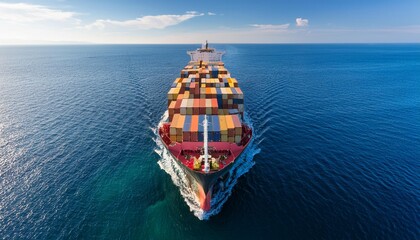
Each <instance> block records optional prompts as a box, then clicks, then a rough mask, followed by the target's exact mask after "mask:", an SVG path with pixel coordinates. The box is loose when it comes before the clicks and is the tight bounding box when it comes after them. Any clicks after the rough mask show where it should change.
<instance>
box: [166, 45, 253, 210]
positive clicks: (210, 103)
mask: <svg viewBox="0 0 420 240" xmlns="http://www.w3.org/2000/svg"><path fill="white" fill-rule="evenodd" d="M187 53H188V55H190V57H191V61H190V62H189V63H188V64H187V66H185V67H184V69H182V70H181V76H180V77H179V78H176V79H175V81H174V82H173V83H172V86H171V88H170V90H169V92H168V113H169V117H168V120H167V121H166V122H164V123H162V124H161V125H160V126H159V136H160V138H161V140H162V143H163V144H164V146H165V147H166V148H167V149H168V151H169V152H170V154H171V155H172V157H173V158H174V159H175V161H176V163H177V164H178V165H179V166H180V167H181V169H182V170H183V171H184V172H185V174H186V176H187V178H188V180H189V183H190V187H191V189H192V190H193V191H194V193H195V194H196V196H197V199H198V201H199V204H200V208H201V209H202V210H203V211H205V212H206V211H209V210H210V209H211V207H212V206H211V198H212V193H213V192H214V191H216V190H217V188H223V187H224V181H225V180H226V179H228V177H229V170H230V169H231V168H232V166H234V164H235V160H236V159H238V158H239V157H240V156H241V154H242V152H243V151H244V149H245V148H246V147H247V146H248V143H249V142H250V141H251V138H252V129H251V128H250V127H249V126H248V125H247V124H245V123H244V95H243V93H242V91H241V89H240V88H239V86H238V82H237V80H236V79H235V78H232V77H231V75H230V73H229V72H228V71H227V69H226V68H225V66H224V63H223V62H222V56H223V54H224V52H221V51H216V49H214V48H209V47H208V43H207V42H206V44H203V46H202V47H201V48H198V49H197V50H195V51H188V52H187Z"/></svg>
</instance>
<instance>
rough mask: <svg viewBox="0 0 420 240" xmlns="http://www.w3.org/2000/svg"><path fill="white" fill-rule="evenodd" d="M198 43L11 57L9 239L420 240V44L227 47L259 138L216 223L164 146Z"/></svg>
mask: <svg viewBox="0 0 420 240" xmlns="http://www.w3.org/2000/svg"><path fill="white" fill-rule="evenodd" d="M197 47H198V46H196V45H109V46H108V45H93V46H89V45H86V46H3V47H0V239H92V238H99V239H419V238H420V187H419V186H420V45H419V44H389V45H382V44H356V45H351V44H347V45H345V44H344V45H343V44H320V45H310V44H308V45H291V44H284V45H235V44H227V45H215V47H216V48H218V49H222V50H225V51H226V52H227V54H226V55H225V57H224V61H225V64H226V67H227V68H228V70H229V71H230V72H231V74H232V76H233V77H236V78H237V79H238V81H239V84H240V86H241V88H242V90H243V91H244V94H245V104H246V105H245V107H246V112H247V115H248V117H249V119H250V121H252V125H253V127H254V130H255V132H256V134H257V137H256V138H255V142H254V144H255V146H254V147H255V148H254V149H253V152H252V154H251V155H252V156H251V157H250V158H249V159H248V160H247V161H248V162H247V164H248V165H247V167H246V168H244V171H243V172H242V174H241V176H240V177H238V178H237V179H235V181H237V184H236V186H234V187H233V189H232V192H231V193H230V197H229V198H228V199H227V201H225V203H224V205H222V206H221V208H220V212H219V213H218V214H215V215H213V216H211V217H210V218H209V219H208V220H200V219H199V218H198V217H197V216H196V215H195V214H194V211H193V209H191V207H190V206H189V205H188V204H187V203H186V200H185V199H184V197H185V196H184V195H182V194H181V192H180V189H179V187H177V186H176V185H175V183H176V182H174V181H176V179H174V176H173V175H169V174H167V172H166V171H165V167H164V166H162V164H165V163H167V159H165V156H164V155H162V152H160V151H159V150H160V149H159V146H158V144H157V143H156V135H155V129H156V126H157V124H158V123H159V122H160V120H161V119H162V116H163V114H164V112H165V110H166V109H165V108H166V92H167V91H168V89H169V87H170V83H171V82H172V81H173V80H174V78H176V77H177V76H178V74H179V71H180V70H181V68H182V67H183V66H185V65H186V63H187V62H188V56H187V55H186V54H185V51H187V50H192V49H195V48H197ZM162 168H163V169H162ZM166 170H167V169H166Z"/></svg>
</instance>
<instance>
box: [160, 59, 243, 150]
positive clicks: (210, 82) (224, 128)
mask: <svg viewBox="0 0 420 240" xmlns="http://www.w3.org/2000/svg"><path fill="white" fill-rule="evenodd" d="M168 113H169V122H170V123H171V125H170V139H171V141H173V142H183V141H184V142H197V141H198V142H201V141H204V127H203V125H202V122H203V120H204V116H205V115H207V121H208V141H210V142H230V143H237V144H239V143H240V142H241V139H242V118H243V113H244V96H243V93H242V91H241V89H240V88H239V86H238V81H237V80H236V79H235V78H231V76H230V74H229V72H228V71H227V70H226V68H225V67H224V64H223V63H221V62H217V63H213V62H212V63H206V62H203V63H202V64H201V67H200V63H197V62H191V63H190V64H188V65H187V66H186V67H185V68H184V69H183V70H182V71H181V77H180V78H177V79H175V81H174V82H173V83H172V85H171V89H170V90H169V91H168Z"/></svg>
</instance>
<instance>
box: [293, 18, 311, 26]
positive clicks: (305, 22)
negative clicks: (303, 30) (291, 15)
mask: <svg viewBox="0 0 420 240" xmlns="http://www.w3.org/2000/svg"><path fill="white" fill-rule="evenodd" d="M308 25H309V20H308V19H304V18H296V26H298V27H306V26H308Z"/></svg>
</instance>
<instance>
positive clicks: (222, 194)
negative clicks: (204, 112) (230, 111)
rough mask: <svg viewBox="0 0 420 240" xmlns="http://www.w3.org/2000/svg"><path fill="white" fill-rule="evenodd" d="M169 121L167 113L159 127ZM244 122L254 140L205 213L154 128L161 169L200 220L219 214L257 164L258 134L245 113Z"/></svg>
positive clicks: (231, 170) (237, 161) (186, 179)
mask: <svg viewBox="0 0 420 240" xmlns="http://www.w3.org/2000/svg"><path fill="white" fill-rule="evenodd" d="M167 119H168V111H166V112H165V113H164V114H163V116H162V118H161V120H160V122H159V126H160V125H161V124H163V123H164V122H166V121H167ZM244 121H245V123H247V124H248V126H250V127H251V128H252V132H253V138H252V140H251V142H250V143H249V144H248V147H247V148H246V149H245V150H244V152H243V153H242V154H241V156H240V157H239V158H237V159H236V160H235V163H234V166H233V167H232V168H231V169H230V171H229V173H230V174H229V179H227V180H226V181H225V182H226V183H225V185H224V188H223V190H222V188H219V190H217V191H214V192H213V194H212V199H211V209H210V211H207V212H204V211H203V210H202V209H201V208H200V204H199V202H198V198H197V196H196V194H195V193H194V190H193V189H191V187H190V184H189V180H188V178H187V176H186V175H185V173H184V171H183V170H182V169H181V168H180V167H179V166H178V164H177V163H176V162H175V161H176V160H175V159H174V158H173V157H172V156H171V154H170V153H169V151H168V150H167V149H166V148H165V146H164V145H163V143H162V141H161V140H160V137H159V128H153V129H152V131H153V132H154V133H155V137H154V138H153V140H154V141H155V142H156V148H155V152H156V153H157V154H158V155H159V156H160V160H159V161H158V164H159V166H160V168H161V169H163V170H165V172H166V173H168V174H169V175H170V176H171V179H172V182H173V183H174V184H175V185H176V186H177V187H178V188H179V191H180V193H181V195H182V197H183V198H184V200H185V202H186V203H187V205H188V206H189V207H190V211H192V212H193V213H194V215H195V216H197V217H198V218H199V219H200V220H207V219H209V218H210V217H211V216H213V215H216V214H218V213H219V212H220V211H221V210H222V207H223V204H224V203H225V202H226V201H227V200H228V198H229V196H230V195H231V193H232V189H233V187H234V186H235V184H236V183H237V181H238V178H239V177H241V176H242V175H244V174H245V173H246V172H248V171H249V169H251V167H252V166H254V164H255V162H254V161H253V158H254V156H255V155H256V154H258V153H259V152H260V149H259V148H258V146H257V144H256V141H255V139H256V136H257V135H256V134H255V132H254V129H253V126H252V122H251V120H250V118H249V117H248V116H247V114H246V113H245V115H244Z"/></svg>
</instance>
